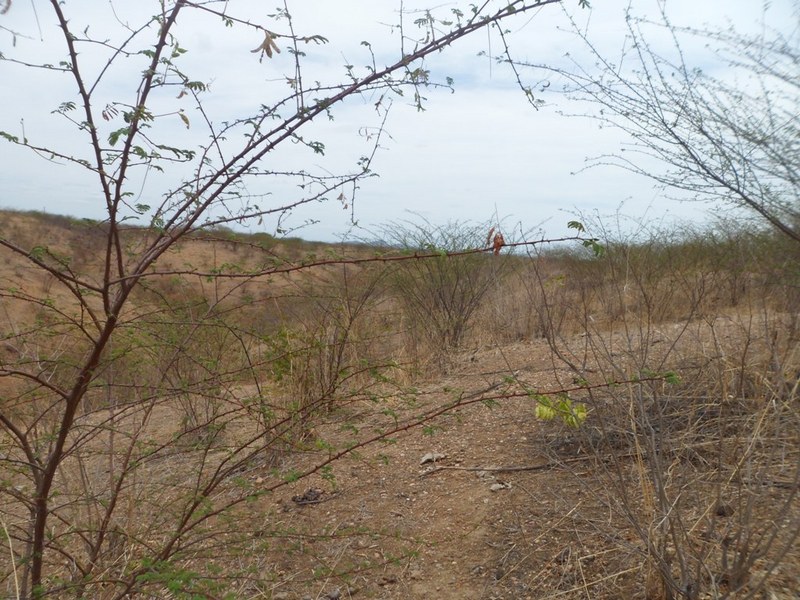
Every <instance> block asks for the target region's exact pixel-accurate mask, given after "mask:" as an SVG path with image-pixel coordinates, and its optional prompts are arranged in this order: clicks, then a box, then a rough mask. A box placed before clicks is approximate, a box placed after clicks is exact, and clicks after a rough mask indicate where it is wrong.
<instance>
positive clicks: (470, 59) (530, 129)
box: [0, 0, 797, 240]
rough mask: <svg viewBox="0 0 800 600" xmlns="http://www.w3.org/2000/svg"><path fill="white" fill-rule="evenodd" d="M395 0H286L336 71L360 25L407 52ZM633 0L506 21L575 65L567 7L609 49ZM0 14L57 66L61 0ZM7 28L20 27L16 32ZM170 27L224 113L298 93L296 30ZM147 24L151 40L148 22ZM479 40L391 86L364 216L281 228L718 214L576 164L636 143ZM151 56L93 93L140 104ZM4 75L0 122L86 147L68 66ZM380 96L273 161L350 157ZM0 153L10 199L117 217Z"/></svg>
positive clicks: (126, 8)
mask: <svg viewBox="0 0 800 600" xmlns="http://www.w3.org/2000/svg"><path fill="white" fill-rule="evenodd" d="M62 4H63V9H64V11H65V13H66V14H67V15H68V16H69V18H70V25H71V26H72V27H73V29H74V30H76V31H83V30H84V29H85V27H86V26H89V29H88V34H89V35H93V36H96V37H97V38H106V37H107V38H109V39H111V40H116V39H119V35H120V34H121V33H123V32H124V28H123V27H122V26H121V23H126V24H129V25H130V26H135V25H138V24H140V23H143V22H144V20H145V19H146V17H147V16H148V15H149V14H151V13H152V12H155V11H157V6H158V2H155V1H152V2H151V1H149V0H138V1H137V2H131V1H127V0H126V1H124V2H123V1H122V0H116V1H115V2H113V3H110V2H108V1H101V0H81V1H78V0H71V1H69V2H66V3H62ZM278 4H281V2H277V1H276V2H264V1H263V0H258V1H256V0H253V1H249V0H233V1H231V2H230V3H229V11H230V12H231V14H237V15H241V16H243V17H245V18H248V19H252V20H254V21H256V22H259V23H261V24H263V25H264V26H267V27H269V28H271V29H273V30H274V31H276V32H278V33H282V32H284V31H285V30H286V23H285V21H276V20H275V19H271V18H270V17H269V16H268V15H269V13H272V12H274V11H273V10H271V9H272V7H273V6H275V5H278ZM400 4H401V3H400V2H399V1H396V0H336V1H335V2H334V1H332V0H302V1H299V0H289V1H288V6H289V10H290V11H291V13H292V15H293V18H294V28H295V32H296V33H297V34H298V35H312V34H319V35H323V36H325V37H326V38H328V40H329V43H327V44H324V45H313V44H311V45H309V46H307V47H306V48H305V50H306V52H307V57H306V58H305V61H306V68H307V72H306V73H305V75H304V77H305V79H306V81H311V80H314V79H319V80H321V81H334V80H336V79H337V78H338V79H342V78H343V75H342V74H343V73H344V68H343V65H345V64H353V65H356V66H357V67H360V66H363V65H365V64H367V63H368V62H369V60H370V58H369V54H368V50H367V48H366V47H365V46H364V45H362V44H361V42H362V40H368V41H369V42H370V43H371V44H372V48H373V51H374V52H375V55H376V57H377V62H378V65H379V66H382V65H385V64H389V63H390V62H393V61H394V60H396V59H397V57H398V56H399V54H398V53H399V39H400V38H399V32H398V30H397V29H396V28H395V29H393V28H391V25H396V24H397V23H398V22H399V8H400ZM627 4H628V2H626V1H622V0H593V2H592V5H593V8H592V9H591V11H586V10H580V9H578V7H577V5H578V0H565V5H564V8H563V9H562V8H561V7H559V6H547V7H543V8H541V9H540V10H539V11H538V12H537V13H535V14H531V15H528V16H524V17H521V18H519V19H518V20H513V21H507V23H506V27H508V28H509V29H510V34H509V36H508V39H509V41H510V44H511V50H512V53H513V55H514V57H515V58H516V59H519V60H523V61H525V60H527V61H530V62H535V63H553V64H559V63H563V61H564V55H565V53H566V52H572V53H573V54H576V53H579V52H580V48H579V47H578V44H577V41H576V39H575V37H574V35H573V34H571V33H569V23H568V19H567V14H571V15H573V16H574V17H575V18H576V19H577V20H578V22H579V23H580V24H581V25H585V26H586V28H587V31H588V34H589V36H590V37H591V38H592V39H593V40H594V41H595V42H596V43H597V45H598V47H599V48H601V49H604V51H607V52H609V53H614V52H616V53H619V51H620V48H621V47H622V44H623V39H624V34H625V23H624V8H625V6H626V5H627ZM631 4H632V7H633V11H634V12H635V13H636V14H640V15H647V14H649V15H655V9H656V7H657V2H656V1H655V0H633V2H632V3H631ZM792 4H793V2H792V1H791V0H781V1H775V2H772V3H771V6H770V8H769V10H768V11H767V12H766V18H767V21H768V25H772V26H776V27H777V26H783V25H786V23H787V20H788V21H789V24H790V25H791V21H792V18H794V19H795V20H796V13H794V12H793V11H792ZM35 5H38V8H37V9H36V10H37V12H36V13H35V12H34V6H35ZM265 6H267V7H268V8H267V9H265V8H264V7H265ZM403 6H404V9H405V11H413V10H415V9H420V8H423V7H426V6H429V7H432V8H433V7H435V12H434V14H436V15H441V16H442V17H444V16H446V15H447V13H448V12H449V11H450V9H451V8H455V7H459V6H460V7H461V8H462V9H465V6H466V3H463V2H443V3H433V2H430V1H428V2H425V1H424V0H405V2H404V3H403ZM666 6H667V10H668V13H669V15H670V17H671V18H672V20H673V23H675V24H678V25H684V24H685V25H694V26H701V25H704V24H710V25H711V26H723V27H725V26H728V25H733V26H734V27H736V28H737V29H742V30H748V31H749V30H752V28H753V27H757V26H759V23H760V21H761V19H762V16H763V13H764V11H763V7H762V5H761V3H760V2H758V1H755V0H727V1H726V2H711V1H697V0H667V2H666ZM723 11H724V12H723ZM414 18H415V17H414V15H413V14H407V15H406V17H405V19H404V23H405V27H406V29H407V34H409V35H410V34H411V33H413V32H411V31H409V29H410V28H411V27H412V25H411V22H412V21H413V19H414ZM796 25H797V24H796V23H794V24H793V26H795V27H796ZM0 27H2V29H0V51H2V53H3V54H4V55H5V56H7V57H11V58H15V59H19V60H24V61H28V62H48V63H53V64H57V63H58V62H59V61H60V60H65V53H64V42H63V39H62V38H61V36H60V35H59V30H58V29H57V27H56V24H55V19H54V16H53V14H52V9H51V7H50V6H49V3H34V2H23V1H20V0H18V1H15V2H13V4H12V5H11V7H10V10H9V11H8V12H7V14H5V15H0ZM12 31H13V32H16V33H17V34H19V35H17V36H14V35H12V33H11V32H12ZM175 33H176V35H177V36H178V37H179V39H180V42H181V46H182V47H184V48H186V49H187V50H188V52H187V54H186V55H185V57H184V58H181V61H182V62H181V65H182V66H183V68H184V70H185V71H187V72H190V73H191V75H192V78H194V79H197V80H202V81H206V82H210V83H211V87H210V92H209V93H208V94H207V95H206V96H205V100H206V108H207V110H208V113H209V115H210V116H211V118H212V119H213V120H214V122H215V123H220V122H222V121H225V120H230V119H234V118H240V117H243V116H245V115H247V114H251V113H253V112H254V109H255V108H257V107H258V106H259V105H261V104H270V103H271V102H274V101H275V100H276V99H278V98H281V97H283V96H285V95H286V91H287V87H286V82H285V76H291V75H292V73H293V61H292V56H291V54H290V53H289V52H288V51H287V49H286V46H287V43H288V42H287V41H286V40H285V39H284V40H279V44H280V46H281V47H283V49H284V51H283V52H281V54H279V55H276V56H275V57H273V58H272V59H267V58H264V59H263V60H262V61H259V55H258V54H257V53H255V54H254V53H251V52H250V51H251V50H252V49H253V48H256V47H257V46H258V45H259V44H260V43H261V41H262V39H261V38H259V35H258V33H257V32H255V31H252V30H248V29H247V28H244V27H234V28H225V27H222V26H221V25H220V22H219V19H218V18H216V17H215V18H211V17H208V18H205V17H203V16H202V15H201V14H199V13H198V12H196V11H195V12H192V13H191V14H190V15H188V16H186V17H181V19H179V21H178V27H177V28H176V30H175ZM150 36H151V37H150V38H146V39H147V40H148V43H150V39H152V32H151V34H150ZM143 39H145V38H143ZM481 51H483V52H485V53H487V54H491V55H496V54H497V53H499V52H500V51H501V43H500V40H499V38H498V37H497V34H496V33H494V32H492V33H487V32H486V31H484V32H481V33H479V34H478V35H476V36H475V37H474V38H472V39H465V40H462V41H460V42H458V43H456V44H455V45H453V46H452V47H451V48H449V49H448V50H446V51H445V52H444V53H442V54H440V55H436V56H433V57H431V58H430V59H429V61H428V62H427V64H426V68H429V69H430V70H431V72H432V79H434V80H444V78H445V77H446V76H450V77H452V78H453V79H454V80H455V84H454V88H455V92H454V93H451V92H450V91H447V90H433V89H430V90H427V91H426V92H425V95H426V96H427V100H426V101H425V109H426V110H425V111H424V112H418V111H417V110H416V109H415V108H414V107H413V106H411V105H410V99H409V98H408V97H404V98H400V97H395V98H394V100H393V104H392V107H391V110H390V111H389V115H388V119H387V121H386V131H385V135H384V136H383V137H382V139H381V144H380V148H379V150H378V152H377V155H376V158H375V161H374V163H373V165H372V167H373V170H374V171H375V172H376V173H377V174H378V175H379V176H378V177H375V178H372V179H369V180H366V181H363V182H362V183H361V185H360V189H359V191H358V195H357V197H356V203H355V212H354V216H355V219H356V220H357V222H358V224H359V228H356V229H355V230H353V228H352V224H351V212H350V206H349V204H350V203H349V202H348V208H347V209H346V208H345V207H344V206H342V204H341V203H338V202H336V201H333V200H332V201H330V202H328V203H324V204H319V203H315V204H313V205H311V206H308V207H306V208H304V209H298V210H297V211H295V213H294V214H293V215H292V217H291V218H290V220H288V221H287V222H286V225H287V226H289V227H298V226H300V225H302V224H303V223H305V222H307V221H312V220H313V221H317V223H315V224H311V225H308V226H306V227H304V228H302V229H301V230H299V231H297V232H295V233H294V234H293V235H299V236H301V237H304V238H307V239H318V240H334V239H338V238H339V236H341V235H342V234H345V233H346V232H348V231H351V230H352V231H353V233H354V235H356V236H365V235H369V231H374V230H376V229H377V228H378V227H379V226H381V225H385V224H387V223H391V222H396V221H398V220H403V219H415V218H416V217H415V216H414V215H419V216H420V217H422V218H425V219H427V220H428V221H429V222H431V223H432V224H434V225H439V224H443V223H446V222H447V221H452V220H472V221H486V220H490V219H495V218H498V217H499V218H500V219H501V220H502V222H503V225H504V227H506V228H509V229H510V228H513V227H514V226H515V225H516V224H519V223H521V224H522V226H523V227H524V228H525V229H533V228H538V227H540V226H541V227H542V228H543V231H544V233H545V234H546V235H548V236H559V235H563V234H565V233H566V232H567V231H566V222H567V221H568V220H571V219H573V218H575V215H576V214H577V213H583V214H595V213H597V214H600V215H613V214H614V213H615V212H617V211H619V212H621V213H622V214H623V215H625V216H627V217H630V218H632V219H634V220H637V219H645V220H647V221H648V222H654V221H655V222H657V221H660V220H662V219H671V218H674V217H677V218H682V219H691V220H693V221H695V222H696V221H699V220H702V219H706V218H707V214H708V210H709V208H711V209H712V213H718V212H719V207H709V206H706V205H703V204H699V203H680V202H676V201H674V200H671V199H668V198H667V197H666V196H665V194H664V193H663V192H661V191H659V190H657V189H655V188H654V186H653V184H652V182H651V181H649V180H647V179H644V178H640V177H637V176H634V175H632V174H629V173H627V172H624V171H620V170H614V169H613V168H603V169H601V168H595V169H591V170H588V171H583V172H580V173H578V174H573V173H574V172H576V171H580V170H581V167H582V166H583V164H584V160H585V159H586V157H587V156H592V155H596V154H600V153H603V152H613V151H614V150H615V149H616V148H618V147H619V144H620V143H621V142H623V141H624V140H623V139H622V138H621V137H620V135H619V134H617V133H615V132H614V131H612V130H608V129H605V130H601V129H600V128H599V127H598V126H597V124H596V123H593V122H591V121H587V120H584V119H578V118H568V117H564V116H561V115H560V114H559V111H560V110H566V111H570V112H571V111H574V110H576V108H577V107H572V106H569V105H568V104H565V102H566V101H565V100H564V99H563V98H560V97H559V96H558V95H557V94H555V93H543V94H541V95H540V96H539V98H540V99H541V100H543V101H544V104H543V105H542V106H540V108H539V110H534V109H533V108H532V107H531V106H530V104H528V102H527V101H526V99H525V97H524V95H523V94H522V92H521V91H520V90H519V88H518V87H517V86H516V83H515V80H514V76H513V73H512V72H511V71H510V69H508V68H507V66H505V65H498V64H494V63H493V61H492V60H491V59H489V58H487V57H480V56H478V53H479V52H481ZM106 56H107V53H106V52H104V50H103V47H102V46H100V45H95V46H86V45H84V46H82V47H81V60H82V61H83V65H84V68H86V69H88V70H89V71H91V72H93V73H95V74H96V73H97V72H99V70H100V69H101V68H102V66H103V65H104V64H105V63H104V61H105V59H106ZM689 58H690V60H692V61H696V62H697V64H698V66H706V65H705V61H707V60H709V57H708V56H706V55H705V54H704V50H703V48H702V47H698V48H696V49H695V48H693V49H692V56H690V57H689ZM142 64H143V62H142V60H138V61H136V60H127V61H120V62H119V64H118V65H117V68H115V69H112V70H110V71H109V72H107V73H106V81H105V82H104V84H103V86H102V87H101V88H100V89H98V92H97V97H96V99H95V106H102V104H103V103H105V102H107V101H112V100H117V101H123V102H132V101H133V98H134V97H135V93H136V83H135V82H136V79H137V76H138V74H139V73H140V72H141V69H142ZM521 75H522V76H523V78H526V77H528V80H527V82H526V83H535V82H536V81H537V79H538V77H537V76H536V75H534V74H532V73H527V72H525V71H522V72H521ZM0 81H2V85H0V106H1V107H2V110H0V131H6V132H8V133H9V134H12V135H18V136H20V137H22V135H23V132H24V135H25V136H26V137H27V138H28V140H29V141H30V142H31V143H33V144H37V145H41V146H47V147H54V146H56V147H59V148H64V149H68V150H69V151H70V152H75V153H80V152H84V154H85V150H86V147H87V146H86V140H84V139H81V137H80V134H79V133H78V132H76V129H75V126H74V125H72V124H70V123H69V122H67V121H66V120H65V119H64V118H63V117H61V116H59V115H54V114H51V111H53V110H54V109H55V108H56V107H58V105H59V104H60V103H61V102H64V101H67V100H77V97H76V94H75V86H74V82H73V81H72V80H71V79H70V78H69V77H68V76H66V75H63V74H59V73H54V72H48V71H42V70H33V69H26V68H22V67H21V66H19V65H16V64H11V63H9V62H7V61H0ZM131 82H134V83H131ZM374 102H375V97H361V98H357V99H353V100H351V101H349V102H347V103H345V104H343V105H340V106H337V107H335V108H334V112H333V116H334V120H333V121H330V122H328V121H325V120H318V121H315V122H314V123H312V124H311V126H310V127H309V128H308V131H306V134H305V135H307V137H308V139H314V140H319V141H321V142H323V143H324V144H325V146H326V155H325V156H324V157H321V156H319V155H315V154H313V153H310V152H308V151H303V149H301V148H298V147H292V145H289V144H287V145H286V146H287V147H286V148H282V149H281V150H280V152H279V153H278V154H276V156H275V157H274V158H271V160H274V164H275V165H276V167H275V168H276V169H282V168H286V169H306V170H310V171H316V172H323V173H324V172H331V173H333V172H341V171H344V170H347V169H351V168H352V167H353V165H354V164H355V162H356V161H357V160H358V158H359V157H360V156H361V155H363V154H365V153H368V152H369V151H370V148H371V146H370V143H371V141H372V140H374V138H370V137H368V136H364V135H363V133H364V132H365V131H367V132H374V131H375V128H377V127H378V126H379V125H380V123H381V120H382V116H381V115H379V114H377V113H376V111H375V109H374V106H373V104H374ZM186 115H187V116H188V117H189V119H190V121H191V122H192V128H191V129H189V130H187V129H186V128H185V127H184V126H183V123H182V122H181V121H180V119H179V118H177V117H175V118H172V119H171V120H170V119H164V120H161V121H158V123H157V124H158V126H159V127H161V128H163V130H164V131H165V132H166V134H168V136H169V138H170V140H171V141H172V142H173V143H174V145H175V146H186V147H193V146H194V145H199V144H200V143H202V141H203V140H204V138H203V136H206V134H207V132H204V131H203V129H202V127H201V126H200V125H199V122H200V115H199V113H197V112H196V111H191V110H189V109H188V108H187V111H186ZM111 129H113V127H111V126H109V130H111ZM106 135H107V134H106ZM192 136H200V137H192ZM0 142H1V140H0ZM0 157H2V161H0V207H4V208H14V209H24V210H43V211H47V212H52V213H60V214H69V215H74V216H77V217H87V218H94V219H103V218H104V217H105V214H104V208H105V206H104V202H103V200H102V197H101V196H99V195H98V193H97V191H96V183H97V182H96V178H95V177H94V176H92V175H91V174H88V176H87V173H86V172H81V170H80V169H76V168H75V167H72V166H67V165H64V164H60V163H57V162H56V163H54V162H48V161H46V160H44V159H43V158H41V157H40V156H37V155H36V154H34V153H32V152H30V151H26V150H25V149H23V148H19V147H14V146H12V145H10V144H5V143H3V144H2V145H0ZM654 168H657V167H656V166H654ZM175 181H176V179H175V177H174V176H173V177H172V178H166V177H159V176H157V175H155V174H151V175H148V178H147V180H146V181H141V182H137V188H138V189H136V190H135V191H136V193H137V194H139V197H138V198H137V199H139V200H140V201H141V202H142V203H147V204H151V205H156V204H157V203H158V202H159V199H160V195H161V194H163V192H164V190H165V189H166V188H168V187H169V186H170V185H174V184H175ZM140 184H141V185H140ZM248 191H249V192H251V193H256V194H261V193H268V194H271V195H270V196H269V197H268V199H267V200H266V201H269V202H281V203H283V202H285V201H287V200H291V199H294V198H297V197H299V196H298V194H299V193H300V191H299V190H298V189H297V188H296V186H295V184H294V183H291V182H287V181H281V180H280V179H278V178H276V179H274V180H272V181H269V182H266V181H259V182H254V183H252V184H248ZM275 226H276V223H275V222H264V223H263V224H261V225H258V226H255V225H253V226H252V227H251V230H252V231H257V230H262V231H263V230H266V231H270V232H272V231H273V230H274V228H275Z"/></svg>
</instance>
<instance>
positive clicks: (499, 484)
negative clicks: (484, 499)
mask: <svg viewBox="0 0 800 600" xmlns="http://www.w3.org/2000/svg"><path fill="white" fill-rule="evenodd" d="M510 487H511V484H510V483H505V482H497V483H493V484H492V485H490V486H489V489H490V490H491V491H493V492H499V491H500V490H507V489H509V488H510Z"/></svg>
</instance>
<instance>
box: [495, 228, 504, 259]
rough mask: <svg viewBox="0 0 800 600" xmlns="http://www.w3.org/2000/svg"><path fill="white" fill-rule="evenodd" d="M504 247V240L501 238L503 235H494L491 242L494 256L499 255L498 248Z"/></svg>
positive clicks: (498, 233)
mask: <svg viewBox="0 0 800 600" xmlns="http://www.w3.org/2000/svg"><path fill="white" fill-rule="evenodd" d="M505 245H506V240H505V238H503V234H502V233H500V232H499V231H498V232H497V233H495V234H494V239H493V240H492V249H493V252H494V255H495V256H497V255H498V254H500V248H502V247H503V246H505Z"/></svg>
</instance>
